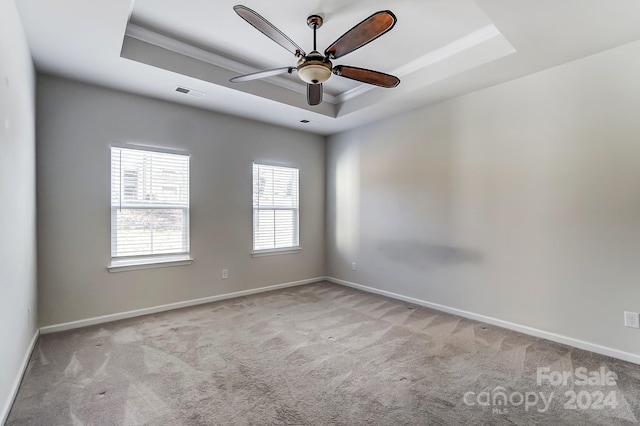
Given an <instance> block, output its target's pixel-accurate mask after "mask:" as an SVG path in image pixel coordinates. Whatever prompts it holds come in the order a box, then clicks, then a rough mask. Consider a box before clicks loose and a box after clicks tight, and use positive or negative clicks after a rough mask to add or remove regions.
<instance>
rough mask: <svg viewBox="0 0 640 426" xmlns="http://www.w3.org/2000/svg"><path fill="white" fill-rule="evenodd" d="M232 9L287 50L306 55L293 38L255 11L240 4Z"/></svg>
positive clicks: (298, 54)
mask: <svg viewBox="0 0 640 426" xmlns="http://www.w3.org/2000/svg"><path fill="white" fill-rule="evenodd" d="M233 10H235V11H236V13H237V14H238V15H239V16H240V17H241V18H242V19H244V20H245V21H247V22H248V23H250V24H251V25H252V26H253V27H254V28H255V29H257V30H258V31H260V32H261V33H262V34H264V35H266V36H267V37H269V38H270V39H271V40H273V41H275V42H276V43H278V44H279V45H280V46H282V47H284V48H285V49H287V50H288V51H289V52H291V53H293V54H294V55H296V56H306V53H304V50H302V48H301V47H300V46H298V45H297V44H295V43H294V42H293V40H291V39H290V38H289V37H287V36H286V35H285V33H283V32H282V31H280V30H279V29H278V28H276V26H275V25H273V24H272V23H271V22H269V21H267V20H266V19H264V18H263V17H262V16H260V15H259V14H258V13H257V12H255V11H253V10H251V9H249V8H248V7H246V6H242V5H240V4H239V5H236V6H233Z"/></svg>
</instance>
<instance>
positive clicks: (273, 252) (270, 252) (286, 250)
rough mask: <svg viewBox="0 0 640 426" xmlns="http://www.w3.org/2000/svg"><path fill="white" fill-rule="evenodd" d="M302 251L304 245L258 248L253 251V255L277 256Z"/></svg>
mask: <svg viewBox="0 0 640 426" xmlns="http://www.w3.org/2000/svg"><path fill="white" fill-rule="evenodd" d="M301 251H302V247H287V248H281V249H269V250H258V251H252V252H251V257H263V256H277V255H280V254H293V253H300V252H301Z"/></svg>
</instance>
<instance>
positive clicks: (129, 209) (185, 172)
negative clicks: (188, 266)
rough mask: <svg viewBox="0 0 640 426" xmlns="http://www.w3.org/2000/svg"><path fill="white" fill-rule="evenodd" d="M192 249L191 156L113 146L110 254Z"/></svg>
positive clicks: (163, 253)
mask: <svg viewBox="0 0 640 426" xmlns="http://www.w3.org/2000/svg"><path fill="white" fill-rule="evenodd" d="M188 252H189V156H188V155H183V154H170V153H166V152H157V151H149V150H144V149H134V148H117V147H112V148H111V257H112V258H125V257H132V256H154V255H169V254H186V253H188Z"/></svg>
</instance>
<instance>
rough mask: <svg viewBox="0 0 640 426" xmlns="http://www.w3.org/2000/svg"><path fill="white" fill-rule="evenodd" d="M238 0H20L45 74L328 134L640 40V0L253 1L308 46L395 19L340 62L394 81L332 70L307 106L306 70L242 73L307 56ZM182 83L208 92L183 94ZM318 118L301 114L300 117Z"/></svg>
mask: <svg viewBox="0 0 640 426" xmlns="http://www.w3.org/2000/svg"><path fill="white" fill-rule="evenodd" d="M239 1H240V0H234V1H230V0H217V1H215V2H213V1H210V0H208V1H205V0H135V2H134V1H132V0H93V1H90V2H88V1H86V0H18V1H16V3H17V5H18V8H19V10H20V12H21V16H22V20H23V25H24V27H25V31H26V34H27V38H28V41H29V45H30V48H31V51H32V55H33V58H34V62H35V64H36V67H37V68H38V70H39V71H41V72H44V73H50V74H54V75H61V76H64V77H69V78H73V79H77V80H80V81H85V82H89V83H93V84H98V85H101V86H106V87H110V88H114V89H119V90H124V91H129V92H133V93H138V94H142V95H146V96H152V97H156V98H160V99H165V100H169V101H173V102H178V103H184V104H188V105H192V106H195V107H199V108H206V109H211V110H215V111H222V112H226V113H230V114H234V115H241V116H245V117H248V118H253V119H257V120H261V121H266V122H271V123H274V124H279V125H284V126H288V127H293V128H300V129H303V130H306V131H310V132H314V133H320V134H331V133H335V132H339V131H343V130H346V129H349V128H352V127H355V126H359V125H362V124H365V123H367V122H370V121H372V120H376V119H379V118H381V117H385V116H389V115H394V114H398V113H401V112H403V111H407V110H409V109H413V108H416V107H419V106H422V105H426V104H429V103H433V102H437V101H439V100H442V99H446V98H449V97H453V96H457V95H460V94H463V93H467V92H470V91H474V90H478V89H480V88H483V87H487V86H490V85H493V84H497V83H500V82H503V81H508V80H511V79H514V78H517V77H520V76H523V75H527V74H531V73H533V72H536V71H539V70H542V69H546V68H549V67H552V66H556V65H559V64H562V63H565V62H568V61H571V60H574V59H578V58H581V57H584V56H587V55H590V54H593V53H597V52H599V51H602V50H605V49H608V48H612V47H615V46H619V45H622V44H625V43H628V42H631V41H635V40H638V39H640V2H638V1H637V0H615V1H607V0H476V1H473V0H421V1H418V0H394V1H389V0H386V1H383V0H366V1H365V0H355V1H348V0H324V1H323V0H299V1H296V2H291V1H284V0H272V1H270V2H257V1H255V0H253V1H252V0H243V1H244V3H243V4H244V5H245V6H248V7H250V8H252V9H254V10H256V11H257V12H258V13H260V14H261V15H262V16H264V17H265V18H266V19H268V20H269V21H270V22H271V23H273V24H274V25H275V26H277V27H278V28H279V29H280V30H282V31H283V32H284V33H285V34H287V35H288V36H289V37H290V38H292V39H293V40H294V41H295V42H296V43H297V44H299V45H300V46H301V47H302V48H303V49H305V50H306V51H307V52H309V51H311V50H312V47H313V46H312V43H313V33H312V31H311V29H309V27H307V25H306V18H307V16H309V15H311V14H320V15H322V16H323V17H324V19H325V24H324V26H323V27H322V28H320V29H319V30H318V50H320V51H323V50H324V49H325V48H326V47H327V46H328V45H329V44H330V43H331V42H333V41H334V40H335V39H337V38H338V37H339V36H340V35H342V34H343V33H344V32H345V31H347V30H348V29H349V28H351V27H352V26H353V25H355V24H357V23H358V22H360V21H361V20H363V19H364V18H366V17H368V16H369V15H371V14H372V13H374V12H376V11H378V10H385V9H390V10H391V11H392V12H393V13H394V14H395V15H396V16H397V17H398V23H397V24H396V26H395V27H394V28H393V29H392V30H391V31H390V32H389V33H388V34H385V35H384V36H382V37H381V38H379V39H377V40H375V41H374V42H372V43H371V44H369V45H367V46H365V47H363V48H361V49H359V50H357V51H355V52H353V53H351V54H349V55H348V56H345V57H343V58H340V59H339V60H336V61H334V65H337V64H344V65H353V66H358V67H363V68H369V69H375V70H378V71H382V72H387V73H392V74H395V75H398V76H399V77H400V79H401V80H402V83H401V84H400V86H398V87H397V88H394V89H381V88H377V87H376V88H373V87H372V86H369V85H366V84H359V83H357V82H353V81H351V80H347V79H344V78H340V77H337V76H332V77H331V78H330V79H329V81H327V82H326V83H325V101H324V102H323V103H322V104H321V105H318V106H316V107H310V106H308V105H307V104H306V101H305V94H304V93H305V92H304V90H305V86H304V85H303V84H302V83H301V82H300V80H299V79H298V78H297V77H296V76H295V75H293V76H288V75H286V74H285V76H284V77H272V78H270V79H268V80H260V81H253V82H250V83H243V84H233V83H229V82H228V79H229V78H230V77H232V76H235V75H238V74H243V73H246V72H252V71H256V70H260V69H268V68H276V67H283V66H291V65H294V64H295V61H296V58H295V57H294V56H293V55H291V54H290V53H289V52H288V51H286V50H285V49H283V48H282V47H280V46H278V45H277V44H275V43H274V42H273V41H271V40H269V39H268V38H266V37H265V36H264V35H262V34H260V33H259V32H258V31H256V30H255V29H254V28H252V27H251V26H250V25H248V24H247V23H246V22H245V21H244V20H242V19H241V18H240V17H238V16H237V15H236V14H235V12H234V11H233V9H232V8H233V6H234V5H235V4H237V2H239ZM178 85H180V86H185V87H188V88H191V89H195V90H197V91H200V92H203V93H205V96H203V97H200V98H196V97H192V96H188V95H183V94H180V93H177V92H175V88H176V86H178ZM302 119H306V120H311V123H310V124H306V125H305V124H301V123H300V120H302Z"/></svg>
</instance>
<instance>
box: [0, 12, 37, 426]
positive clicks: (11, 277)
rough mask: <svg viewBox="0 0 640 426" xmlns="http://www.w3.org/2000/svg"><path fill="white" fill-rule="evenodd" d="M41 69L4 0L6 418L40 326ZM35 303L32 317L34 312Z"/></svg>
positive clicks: (0, 86)
mask: <svg viewBox="0 0 640 426" xmlns="http://www.w3.org/2000/svg"><path fill="white" fill-rule="evenodd" d="M35 162H36V160H35V72H34V69H33V64H32V63H31V55H30V54H29V50H28V47H27V42H26V39H25V36H24V32H23V30H22V25H21V23H20V18H19V16H18V12H17V10H16V8H15V4H14V2H13V1H4V0H3V1H0V200H2V205H3V208H2V209H0V424H3V423H4V416H5V415H7V414H8V409H9V406H8V404H9V403H10V402H11V397H12V392H13V386H14V384H15V383H16V380H17V378H18V377H19V375H20V374H21V373H22V371H21V370H20V367H21V364H22V361H23V359H24V357H25V355H26V353H27V350H28V349H29V344H30V342H31V340H32V339H33V336H34V334H35V332H36V325H37V316H36V308H37V306H36V204H35V202H36V186H35V185H36V184H35V180H36V171H35ZM29 309H31V318H29V313H28V312H29Z"/></svg>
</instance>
